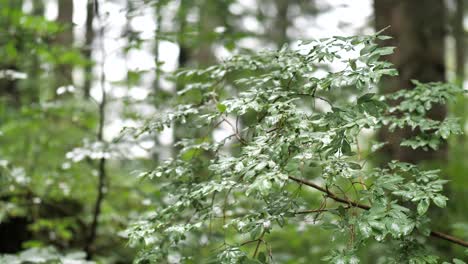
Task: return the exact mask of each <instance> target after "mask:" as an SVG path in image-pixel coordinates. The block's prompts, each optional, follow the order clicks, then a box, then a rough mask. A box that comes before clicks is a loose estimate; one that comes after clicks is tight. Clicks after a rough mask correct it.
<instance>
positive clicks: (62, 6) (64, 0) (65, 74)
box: [55, 0, 73, 87]
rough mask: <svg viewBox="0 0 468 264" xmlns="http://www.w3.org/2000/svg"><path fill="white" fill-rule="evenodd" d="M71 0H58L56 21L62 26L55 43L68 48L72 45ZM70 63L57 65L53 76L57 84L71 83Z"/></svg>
mask: <svg viewBox="0 0 468 264" xmlns="http://www.w3.org/2000/svg"><path fill="white" fill-rule="evenodd" d="M72 19H73V0H60V1H58V17H57V19H56V22H57V23H59V24H60V25H62V26H64V27H65V29H64V31H63V32H61V33H60V34H58V36H57V39H56V43H57V44H59V45H62V46H64V47H65V48H70V47H72V45H73V20H72ZM72 70H73V68H72V66H71V65H57V68H56V72H55V78H56V81H57V86H58V87H59V86H63V85H71V84H72V82H73V78H72Z"/></svg>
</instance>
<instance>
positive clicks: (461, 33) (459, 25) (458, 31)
mask: <svg viewBox="0 0 468 264" xmlns="http://www.w3.org/2000/svg"><path fill="white" fill-rule="evenodd" d="M464 1H465V0H456V6H455V16H454V21H453V22H454V23H453V30H454V32H453V33H454V38H455V60H456V65H455V74H456V78H457V83H459V84H460V85H463V81H464V79H465V44H466V43H465V42H466V41H465V28H464V25H463V19H464V11H465V10H464V8H465V5H464V3H463V2H464Z"/></svg>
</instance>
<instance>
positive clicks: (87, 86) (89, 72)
mask: <svg viewBox="0 0 468 264" xmlns="http://www.w3.org/2000/svg"><path fill="white" fill-rule="evenodd" d="M93 2H94V1H93V0H88V4H87V5H86V33H85V47H84V50H83V55H84V57H85V58H86V60H87V61H88V62H87V63H86V66H85V68H84V78H85V80H84V85H83V90H84V97H85V98H89V96H90V91H91V85H92V80H93V64H92V63H91V59H92V51H93V47H92V45H93V40H94V29H93V20H94V4H93Z"/></svg>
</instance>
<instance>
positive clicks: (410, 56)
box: [374, 0, 451, 256]
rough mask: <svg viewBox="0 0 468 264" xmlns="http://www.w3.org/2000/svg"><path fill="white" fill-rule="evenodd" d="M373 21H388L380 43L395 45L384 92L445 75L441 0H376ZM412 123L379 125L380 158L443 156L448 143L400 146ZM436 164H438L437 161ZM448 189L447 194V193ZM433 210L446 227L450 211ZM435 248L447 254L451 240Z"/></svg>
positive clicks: (440, 112) (435, 115)
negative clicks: (391, 71) (391, 72)
mask: <svg viewBox="0 0 468 264" xmlns="http://www.w3.org/2000/svg"><path fill="white" fill-rule="evenodd" d="M374 8H375V26H376V29H377V30H381V29H383V28H385V27H387V26H390V28H388V29H387V30H386V31H385V32H384V33H383V34H385V35H390V36H392V37H393V38H392V39H390V40H386V41H383V43H381V44H382V45H385V46H395V47H396V49H395V53H393V54H391V55H389V56H387V57H386V58H385V59H386V60H388V61H390V62H391V63H393V64H394V66H395V68H396V69H397V70H398V72H399V76H397V77H391V78H384V79H382V83H381V86H380V88H381V89H382V92H383V93H388V92H394V91H396V90H399V89H412V88H413V85H412V84H411V80H413V79H416V80H419V81H421V82H437V81H445V71H446V68H445V36H446V26H447V21H446V14H445V12H446V7H445V5H444V1H443V0H424V1H423V0H412V1H407V0H374ZM446 114H447V107H446V106H445V105H436V106H434V107H433V108H432V110H431V111H430V112H429V113H428V117H429V118H431V119H435V120H442V119H444V118H445V116H446ZM415 135H416V132H414V131H411V129H410V128H405V129H399V130H396V131H395V132H390V131H388V129H386V128H384V129H382V130H381V131H379V137H380V140H381V141H386V142H388V143H389V144H388V145H386V146H385V147H384V149H383V150H382V152H383V154H384V155H383V158H384V160H387V159H391V160H400V161H404V162H410V163H422V162H425V161H426V162H427V161H433V163H431V166H432V167H434V164H436V163H434V161H442V162H445V161H446V160H447V155H448V151H447V144H446V143H445V144H443V145H441V146H440V147H439V149H438V150H436V151H434V150H429V151H424V150H420V149H417V150H413V149H411V148H409V147H402V146H400V142H401V141H402V139H404V138H408V137H412V136H415ZM436 166H437V165H436ZM450 193H451V192H450V190H448V193H447V191H446V195H448V196H449V197H450ZM431 211H432V212H431V214H434V219H437V221H433V223H432V225H433V226H434V225H435V226H439V228H441V229H445V230H447V229H448V228H450V227H449V225H448V223H449V222H450V219H449V218H448V214H443V212H441V211H440V210H439V211H438V210H431ZM436 248H437V249H438V250H439V251H440V252H441V253H444V254H446V255H447V256H450V255H451V253H450V252H451V245H447V244H444V243H437V244H436Z"/></svg>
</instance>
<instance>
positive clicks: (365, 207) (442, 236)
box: [288, 176, 468, 248]
mask: <svg viewBox="0 0 468 264" xmlns="http://www.w3.org/2000/svg"><path fill="white" fill-rule="evenodd" d="M288 178H289V179H290V180H292V181H295V182H297V183H300V184H304V185H307V186H309V187H312V188H314V189H316V190H319V191H321V192H323V193H326V194H327V196H328V197H330V198H331V199H333V200H335V201H337V202H340V203H344V204H350V205H353V206H354V207H358V208H361V209H363V210H369V209H371V207H370V206H369V205H366V204H360V203H358V202H355V201H351V200H348V199H343V198H341V197H339V196H337V195H336V194H334V193H333V192H331V191H329V190H328V189H325V188H323V187H322V186H319V185H317V184H315V183H313V182H310V181H308V180H305V179H300V178H296V177H294V176H288ZM430 236H431V237H435V238H439V239H443V240H446V241H448V242H451V243H454V244H457V245H460V246H462V247H466V248H468V242H467V241H464V240H462V239H459V238H456V237H454V236H451V235H448V234H445V233H442V232H437V231H431V233H430Z"/></svg>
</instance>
